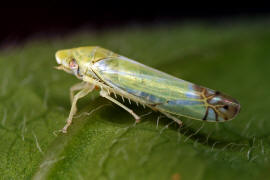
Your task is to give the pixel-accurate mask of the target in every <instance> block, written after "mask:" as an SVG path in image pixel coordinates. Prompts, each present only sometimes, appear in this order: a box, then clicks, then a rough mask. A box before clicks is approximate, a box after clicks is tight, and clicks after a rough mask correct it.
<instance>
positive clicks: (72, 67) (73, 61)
mask: <svg viewBox="0 0 270 180" xmlns="http://www.w3.org/2000/svg"><path fill="white" fill-rule="evenodd" d="M69 68H70V69H77V68H78V64H77V62H76V61H75V59H71V61H70V62H69Z"/></svg>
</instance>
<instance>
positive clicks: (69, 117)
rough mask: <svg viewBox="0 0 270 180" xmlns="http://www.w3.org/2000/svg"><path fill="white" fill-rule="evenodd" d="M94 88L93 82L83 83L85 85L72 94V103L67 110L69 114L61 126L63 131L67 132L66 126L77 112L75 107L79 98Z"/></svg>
mask: <svg viewBox="0 0 270 180" xmlns="http://www.w3.org/2000/svg"><path fill="white" fill-rule="evenodd" d="M94 88H95V85H94V84H85V87H84V88H83V89H82V90H81V91H79V92H78V93H77V94H76V95H75V96H74V98H73V101H72V105H71V110H70V112H69V116H68V119H67V123H66V125H65V126H64V127H63V129H62V130H61V131H62V132H63V133H66V132H67V128H68V127H69V126H70V125H71V123H72V118H73V116H74V115H75V113H76V112H77V107H76V104H77V101H78V100H79V99H80V98H82V97H84V96H86V95H87V94H88V93H90V92H91V91H93V89H94Z"/></svg>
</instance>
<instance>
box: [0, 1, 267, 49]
mask: <svg viewBox="0 0 270 180" xmlns="http://www.w3.org/2000/svg"><path fill="white" fill-rule="evenodd" d="M82 6H84V5H82ZM269 14H270V8H267V6H265V7H264V8H220V7H219V8H204V7H201V8H184V7H182V8H181V6H173V5H172V6H171V7H162V6H159V7H156V6H142V5H140V6H136V5H134V4H130V6H129V7H122V6H119V5H113V6H106V7H104V6H102V4H101V5H92V6H91V5H85V7H84V8H82V9H76V8H53V9H49V8H0V17H1V26H0V27H1V28H0V46H2V45H6V44H14V43H15V44H16V43H20V42H24V41H25V40H27V38H29V37H32V36H36V35H38V36H39V35H41V36H51V35H65V34H67V33H70V32H73V31H76V30H78V29H80V28H89V29H91V30H96V31H99V30H106V29H110V28H115V27H119V26H129V25H134V24H136V25H137V24H138V25H149V24H150V25H151V24H160V23H167V22H169V23H170V22H177V23H179V22H180V23H181V22H186V21H208V22H210V23H219V22H221V21H228V20H229V21H230V20H233V19H235V18H254V17H255V18H256V17H265V16H266V17H267V16H269Z"/></svg>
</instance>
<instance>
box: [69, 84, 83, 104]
mask: <svg viewBox="0 0 270 180" xmlns="http://www.w3.org/2000/svg"><path fill="white" fill-rule="evenodd" d="M85 86H86V83H85V82H80V83H77V84H74V85H73V86H71V88H70V102H71V104H72V102H73V99H74V92H75V91H79V90H81V89H83V88H84V87H85Z"/></svg>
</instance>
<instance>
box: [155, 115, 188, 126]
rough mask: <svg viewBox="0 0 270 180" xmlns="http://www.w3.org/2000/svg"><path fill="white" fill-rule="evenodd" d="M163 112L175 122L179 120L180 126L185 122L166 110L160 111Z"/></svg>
mask: <svg viewBox="0 0 270 180" xmlns="http://www.w3.org/2000/svg"><path fill="white" fill-rule="evenodd" d="M160 112H161V113H162V114H164V115H165V116H167V117H168V118H170V119H172V120H174V121H175V122H177V124H179V126H180V127H182V126H183V122H182V121H181V120H180V119H178V118H177V117H174V116H173V115H171V114H169V113H167V112H164V111H160Z"/></svg>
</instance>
